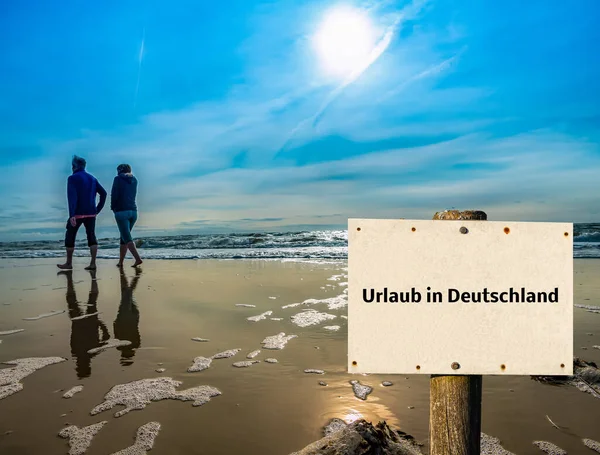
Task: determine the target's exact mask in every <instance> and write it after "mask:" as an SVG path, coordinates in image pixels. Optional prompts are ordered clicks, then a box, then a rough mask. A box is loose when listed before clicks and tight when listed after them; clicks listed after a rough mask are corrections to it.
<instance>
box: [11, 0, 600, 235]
mask: <svg viewBox="0 0 600 455" xmlns="http://www.w3.org/2000/svg"><path fill="white" fill-rule="evenodd" d="M249 1H250V0H249ZM357 3H359V5H358V7H361V8H363V9H365V10H367V11H368V13H369V14H370V15H371V16H372V17H373V19H374V21H375V22H376V23H377V24H378V25H379V26H380V31H381V33H380V36H379V39H378V40H377V42H376V44H375V46H374V47H373V49H372V51H371V53H370V54H369V55H368V57H367V58H365V60H364V61H363V62H361V63H360V65H358V66H357V67H356V68H355V69H354V71H352V72H351V74H349V75H348V76H347V77H346V78H344V79H343V80H341V81H339V82H338V83H337V84H331V81H326V80H324V78H323V77H322V75H321V74H320V72H319V68H318V65H317V64H316V61H315V60H316V59H315V56H314V55H313V54H312V53H311V52H312V51H311V50H310V46H309V45H308V44H307V37H308V36H310V34H311V33H313V32H314V28H315V24H317V23H318V22H319V19H320V15H321V14H323V11H324V9H325V8H326V7H328V6H330V5H329V4H327V3H326V4H324V3H322V2H310V1H308V0H307V1H306V2H301V1H285V2H272V3H269V4H265V3H261V4H260V5H258V6H256V7H254V9H253V13H252V14H251V15H250V16H248V17H246V16H244V20H243V21H241V22H243V24H242V25H243V27H244V28H243V32H240V31H238V29H236V28H234V27H230V28H227V27H225V26H224V25H225V24H229V22H228V21H233V20H239V16H236V15H235V14H231V15H230V14H229V13H228V14H226V15H223V18H221V20H223V21H225V22H224V23H220V25H219V29H218V30H217V28H214V29H211V30H210V33H212V35H211V36H210V38H211V39H213V41H212V42H214V45H213V44H211V46H204V47H200V48H199V47H198V45H197V44H195V46H196V47H193V48H192V47H191V45H190V43H189V37H188V36H187V35H186V41H185V42H182V41H177V37H176V36H175V35H173V40H174V41H173V46H172V48H169V49H168V52H171V53H172V52H176V51H175V49H176V48H177V46H181V52H180V51H177V52H180V54H178V55H180V56H181V58H182V59H183V58H189V59H194V61H193V62H192V61H190V63H189V65H190V68H192V67H193V64H194V63H196V60H198V59H200V60H201V62H202V65H201V66H202V68H200V69H198V68H196V71H197V72H193V71H192V70H191V69H190V74H189V75H186V77H188V76H189V79H190V80H193V81H194V83H193V84H191V85H192V86H193V87H194V89H196V88H197V87H199V86H202V88H203V89H204V91H202V92H200V91H198V92H193V93H194V95H193V96H192V95H190V96H189V98H185V99H186V102H180V101H178V102H171V101H170V100H171V98H170V95H173V94H178V95H181V93H177V92H176V89H177V87H171V86H168V85H166V84H162V82H161V81H162V78H163V77H165V78H166V77H167V76H168V75H169V74H170V72H169V71H170V70H169V69H168V68H169V66H168V65H162V66H161V65H159V62H157V61H153V60H152V59H156V58H158V57H157V55H158V54H160V52H158V50H157V48H156V46H158V45H159V43H158V42H157V41H156V40H154V39H152V40H150V39H148V40H146V39H145V38H146V37H145V35H144V36H143V37H142V48H141V49H140V42H139V39H140V37H139V31H136V32H135V33H133V34H132V36H131V41H130V43H129V44H130V48H131V56H130V64H131V66H132V68H133V70H135V63H136V60H135V57H136V55H137V56H138V60H137V63H138V65H137V69H138V72H137V73H135V71H133V73H132V74H129V75H128V79H127V84H124V85H123V87H121V88H120V89H119V90H120V91H119V93H120V94H121V93H122V94H123V95H122V97H123V99H124V100H125V101H124V102H123V103H124V105H128V106H131V101H127V100H131V91H132V83H133V82H134V81H135V80H136V79H135V77H136V76H138V77H139V72H140V71H139V70H140V69H141V66H140V65H141V63H142V60H141V57H142V56H143V70H144V75H143V76H144V77H142V78H141V79H140V81H141V82H140V85H139V91H140V95H141V94H142V93H144V94H145V96H147V93H148V91H149V90H150V88H149V86H148V85H144V84H146V81H149V80H154V83H155V86H154V90H155V95H156V96H157V98H156V99H160V100H161V102H160V103H158V102H157V105H156V107H155V108H151V109H148V110H147V111H146V113H145V114H143V115H140V116H139V117H138V118H136V119H129V120H128V121H117V120H115V121H114V122H111V121H108V120H106V119H105V118H103V122H100V123H101V124H102V125H104V127H103V128H89V127H88V125H87V123H86V122H85V121H83V120H81V121H80V120H79V117H80V116H82V117H83V116H85V114H86V112H88V111H87V110H84V109H80V110H79V111H78V110H77V109H75V108H72V110H71V111H69V110H67V109H66V108H65V109H63V110H59V111H56V112H55V113H54V115H55V116H56V117H61V116H65V118H66V116H67V115H70V116H71V117H69V118H70V119H71V120H70V124H73V125H74V128H76V129H77V130H76V132H75V133H73V134H69V135H60V134H56V135H52V136H50V137H51V139H49V137H48V136H43V135H39V136H38V135H37V130H31V131H30V130H27V131H26V133H27V134H23V135H22V137H24V138H26V140H23V141H20V140H17V139H14V137H16V136H14V137H13V135H11V134H9V133H11V131H9V130H10V128H9V127H10V122H9V121H7V122H5V123H4V124H3V125H4V126H2V128H3V130H2V131H1V132H2V134H0V140H1V141H3V142H1V143H0V197H2V207H1V208H0V240H1V239H3V238H8V237H10V236H12V237H19V236H21V237H27V236H28V235H29V234H32V233H34V232H38V233H39V235H44V236H48V237H52V236H54V238H60V237H61V236H62V235H63V232H64V226H65V223H66V189H65V182H66V178H67V176H68V175H69V173H70V158H71V155H72V154H73V153H78V154H81V155H83V156H85V157H86V159H87V160H88V163H89V170H90V172H92V173H93V174H94V175H96V176H97V177H98V178H99V179H100V181H101V182H102V184H103V185H105V187H106V188H107V189H108V190H110V185H111V182H112V179H113V177H114V175H115V169H116V166H117V164H119V163H121V162H128V163H130V164H131V165H132V167H133V169H134V173H135V174H136V175H137V176H138V178H139V181H140V192H139V197H138V202H139V207H140V221H139V225H138V226H137V227H136V229H138V230H139V231H140V232H142V231H143V232H145V233H151V232H160V231H164V232H177V231H184V232H192V231H194V232H196V231H198V232H205V231H207V230H212V231H215V230H219V229H223V230H228V231H232V230H245V229H257V230H260V229H289V228H291V227H294V226H296V227H299V226H319V225H323V226H325V225H326V226H338V227H343V226H344V225H345V223H346V219H347V218H348V217H350V216H372V217H388V216H389V217H394V218H396V217H399V216H402V217H406V218H408V217H417V218H421V217H426V218H429V217H430V216H431V215H432V213H433V212H434V211H436V210H439V209H443V208H448V207H451V206H458V207H474V208H481V209H484V210H487V211H488V212H489V213H490V217H493V218H495V219H499V218H505V219H538V220H542V219H564V218H565V217H566V218H571V219H574V220H581V221H584V220H594V219H597V218H598V217H600V207H599V206H598V204H599V203H598V201H597V198H596V197H595V196H594V195H595V194H598V191H600V184H598V183H597V181H598V179H597V175H598V172H599V170H600V161H599V160H600V158H599V156H600V147H599V143H600V138H598V133H597V128H595V126H596V123H597V121H596V120H597V118H599V115H600V112H599V110H598V107H597V103H596V104H594V103H592V102H591V100H593V99H594V96H593V95H594V94H595V92H594V91H593V86H592V88H590V87H591V86H590V85H589V84H588V85H586V84H585V83H584V82H585V81H586V80H587V79H585V77H589V74H592V73H593V72H592V73H586V71H587V70H586V68H587V67H585V68H584V67H583V66H581V68H583V69H580V70H578V72H577V74H575V73H574V72H573V71H574V70H573V71H572V70H571V68H574V66H569V65H567V64H566V63H568V61H570V60H569V58H575V57H576V56H575V57H573V56H571V55H570V54H569V55H567V54H565V55H564V59H565V65H563V66H561V68H560V69H559V68H557V67H556V66H555V62H554V60H553V59H551V60H552V62H551V65H552V66H551V68H554V69H553V71H549V72H547V73H548V74H547V77H544V78H540V77H537V78H536V77H532V74H533V76H535V75H538V76H539V74H538V73H535V72H536V71H538V72H539V71H541V70H539V69H538V68H540V67H541V66H540V65H544V64H546V65H550V63H547V62H546V60H545V57H544V56H545V55H546V53H547V54H548V55H552V56H553V55H554V50H553V48H552V46H550V45H548V46H546V47H545V48H544V49H545V51H543V50H540V49H538V47H540V46H542V47H543V46H545V43H540V42H539V40H537V39H536V40H534V41H535V43H536V46H538V47H536V50H535V57H531V56H530V55H528V54H527V53H526V52H519V51H520V47H522V46H524V43H527V42H528V41H527V40H526V38H527V35H526V33H531V30H530V28H528V27H529V26H530V25H531V24H529V23H525V22H523V23H521V22H519V21H521V18H512V17H511V18H505V19H504V20H506V21H507V23H508V22H510V23H511V24H513V25H514V26H515V30H517V31H519V30H520V32H518V33H521V35H515V36H513V35H511V37H510V39H509V38H508V37H506V36H505V35H504V34H502V37H503V38H502V39H498V36H496V35H494V33H500V32H502V33H504V32H503V31H502V27H498V26H496V27H494V26H493V24H492V25H490V26H488V25H489V23H488V22H490V21H493V20H494V14H487V15H483V16H485V17H483V16H482V13H481V11H479V10H478V11H479V12H477V11H474V12H471V13H472V14H473V18H472V19H470V16H469V15H465V14H456V11H455V9H457V8H462V7H461V6H460V5H458V4H456V5H454V6H450V4H449V3H443V2H437V3H435V4H434V3H430V2H425V1H413V2H409V3H406V4H405V5H401V4H399V2H397V1H392V0H386V1H372V0H366V1H362V2H357ZM429 6H435V8H433V7H432V8H429ZM488 7H490V8H492V6H489V5H488ZM482 8H483V7H482ZM494 8H495V7H494ZM524 8H525V7H524ZM248 9H250V8H249V7H248ZM498 11H500V10H498ZM500 12H501V11H500ZM544 14H555V13H553V12H552V11H545V12H544ZM556 14H558V13H556ZM536 17H537V16H536ZM461 18H463V21H464V22H460V19H461ZM464 18H466V19H464ZM509 19H510V20H509ZM559 19H560V18H559V17H558V16H557V17H556V20H557V21H558V20H559ZM0 20H1V19H0ZM523 20H524V19H523ZM469 21H470V22H469ZM486 21H488V22H486ZM559 22H560V21H559ZM236 24H237V25H239V26H240V27H241V25H240V24H241V23H240V22H237V23H236ZM519 24H520V25H519ZM519 27H520V28H519ZM565 27H566V26H565ZM141 29H142V27H141V25H140V28H139V29H138V30H141ZM195 30H196V29H194V32H195ZM202 30H204V28H203V27H198V33H200V32H201V31H202ZM457 30H458V31H459V32H457ZM498 30H500V32H498ZM225 31H226V32H225ZM207 33H208V32H207ZM219 33H223V35H219ZM236 33H243V34H239V35H238V34H236ZM515 33H517V32H515ZM134 35H135V36H134ZM573 36H579V35H577V34H575V33H574V34H573V35H572V37H571V41H569V43H576V42H577V41H576V40H575V38H573ZM225 38H227V39H225ZM490 39H493V40H494V43H496V45H497V46H499V50H498V52H497V54H494V55H489V50H488V47H487V45H486V43H488V42H490V41H489V40H490ZM225 41H227V43H225ZM534 41H531V40H530V41H529V42H534ZM15 42H16V41H15ZM198 42H204V41H202V40H197V41H196V43H198ZM207 42H208V41H207ZM219 46H222V47H219ZM501 46H504V47H501ZM19 49H20V48H19ZM526 50H527V52H530V51H531V49H530V48H527V49H526ZM20 52H21V54H22V55H28V53H27V49H25V48H23V49H20ZM138 52H139V54H138ZM544 52H546V53H544ZM220 54H223V55H225V56H224V57H223V58H222V59H220V58H219V56H220ZM190 56H193V57H190ZM169 58H172V55H171V54H169ZM178 58H179V57H178ZM497 59H502V61H500V62H496V61H495V60H497ZM530 60H531V62H530ZM166 61H167V62H169V61H170V60H168V59H167V60H166ZM232 62H234V63H235V65H234V64H233V63H232ZM161 63H162V62H161ZM571 63H572V62H571ZM203 65H204V66H203ZM511 65H512V67H511ZM590 65H591V63H590ZM159 68H160V69H159ZM511 68H512V72H511ZM544 68H546V67H544ZM578 68H579V67H578ZM56 71H59V70H56ZM152 71H155V72H156V71H163V72H162V73H158V74H156V73H155V74H153V73H152ZM203 72H212V73H214V74H216V75H217V76H215V78H214V80H217V79H219V78H221V77H222V79H223V80H224V82H223V84H222V87H220V88H219V90H214V89H213V87H212V86H211V85H210V84H208V85H206V87H204V86H203V85H202V82H196V79H197V78H200V77H201V76H202V74H203ZM38 73H39V72H38ZM57 74H58V73H57ZM586 75H587V76H586ZM44 76H45V75H44V74H39V75H38V76H36V77H39V78H40V80H42V79H44ZM558 76H560V77H561V78H560V79H557V81H558V82H556V83H555V85H550V82H549V81H550V80H551V78H552V77H557V78H558ZM584 76H585V77H584ZM1 77H3V76H0V78H1ZM55 77H58V76H55ZM152 78H154V79H152ZM590 80H594V81H595V79H593V78H590ZM532 81H536V82H535V83H532ZM40 84H41V82H40ZM579 87H580V88H579ZM57 90H60V88H57ZM136 90H137V89H136ZM586 90H587V91H588V93H586ZM580 91H581V93H580ZM82 93H84V92H82ZM127 93H129V95H127ZM81 96H85V97H88V96H89V97H90V98H89V99H90V100H94V102H95V103H97V104H98V105H101V104H102V99H100V98H99V97H98V98H94V94H93V93H89V92H85V93H84V95H81ZM182 98H183V97H181V98H178V99H179V100H181V99H182ZM8 99H9V97H4V98H3V100H4V103H5V104H6V106H9V103H8V101H6V100H8ZM86 99H87V98H86ZM140 99H141V98H140ZM141 104H142V103H138V108H137V109H138V111H140V112H141ZM3 106H4V105H0V113H3V112H5V111H2V110H1V109H3ZM15 106H16V105H15ZM15 106H13V105H12V104H11V105H10V107H11V109H15V108H16V107H15ZM129 110H130V109H129ZM99 115H104V114H102V113H100V114H99ZM2 118H6V119H7V120H10V117H9V116H8V115H5V117H2ZM61 118H62V117H61ZM40 124H48V125H52V119H51V118H47V119H45V121H44V122H40ZM7 125H8V126H7ZM5 138H9V139H10V141H9V140H8V139H5ZM21 142H22V143H21ZM282 144H284V146H283V152H282ZM517 201H518V202H517ZM98 223H99V230H100V231H101V232H103V233H105V234H106V235H113V234H114V235H116V231H115V229H116V228H115V226H114V220H113V218H112V216H111V214H110V212H109V210H108V207H107V209H106V211H105V212H104V213H102V214H101V216H100V218H99V220H98ZM12 237H11V238H12Z"/></svg>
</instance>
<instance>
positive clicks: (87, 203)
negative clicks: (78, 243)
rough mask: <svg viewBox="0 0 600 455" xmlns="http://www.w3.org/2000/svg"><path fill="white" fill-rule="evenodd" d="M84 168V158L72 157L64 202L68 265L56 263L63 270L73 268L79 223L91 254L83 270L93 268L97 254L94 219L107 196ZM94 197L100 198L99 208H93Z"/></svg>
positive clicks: (94, 203)
mask: <svg viewBox="0 0 600 455" xmlns="http://www.w3.org/2000/svg"><path fill="white" fill-rule="evenodd" d="M85 166H86V161H85V160H84V159H83V158H81V157H79V156H76V155H75V156H73V160H72V161H71V168H72V170H73V174H71V175H70V176H69V178H68V179H67V199H68V203H69V220H68V221H67V232H66V234H65V248H66V249H67V262H65V263H64V264H57V267H58V268H59V269H63V270H70V269H72V268H73V252H74V251H75V239H76V237H77V231H78V230H79V227H80V226H81V225H82V224H83V225H84V226H85V232H86V235H87V242H88V247H89V248H90V255H91V261H90V265H89V266H87V267H86V270H95V269H96V255H97V253H98V240H97V239H96V216H98V214H99V213H100V212H101V211H102V208H103V207H104V204H105V202H106V196H107V193H106V190H105V189H104V188H103V187H102V185H100V182H98V180H97V179H96V177H94V176H93V175H91V174H88V173H87V172H86V170H85ZM97 194H98V195H100V201H99V202H98V205H96V195H97Z"/></svg>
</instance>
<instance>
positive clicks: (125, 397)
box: [90, 378, 221, 417]
mask: <svg viewBox="0 0 600 455" xmlns="http://www.w3.org/2000/svg"><path fill="white" fill-rule="evenodd" d="M181 384H182V382H181V381H175V380H174V379H172V378H154V379H141V380H138V381H133V382H129V383H127V384H119V385H116V386H114V387H113V388H112V389H111V390H110V391H109V392H108V393H107V394H106V395H105V396H104V402H102V403H100V404H99V405H98V406H96V407H95V408H94V409H92V411H91V412H90V415H96V414H100V413H101V412H104V411H108V410H110V409H112V408H114V407H115V406H119V405H120V406H125V409H122V410H121V411H118V412H116V413H115V417H121V416H123V415H125V414H127V413H128V412H130V411H134V410H140V409H144V408H145V407H146V406H147V405H148V404H150V403H151V402H152V401H161V400H180V401H193V403H192V406H202V405H203V404H205V403H208V402H209V401H210V399H211V398H213V397H216V396H219V395H221V392H220V391H219V390H218V389H216V388H214V387H211V386H206V385H203V386H198V387H192V388H190V389H187V390H182V391H177V390H176V388H177V387H179V386H180V385H181Z"/></svg>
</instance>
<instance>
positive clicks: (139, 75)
mask: <svg viewBox="0 0 600 455" xmlns="http://www.w3.org/2000/svg"><path fill="white" fill-rule="evenodd" d="M145 42H146V27H144V30H143V32H142V44H141V46H140V53H139V55H138V75H137V83H136V84H135V97H134V99H133V108H134V109H135V106H136V104H137V97H138V91H139V90H140V77H141V75H142V60H143V58H144V44H145Z"/></svg>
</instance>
